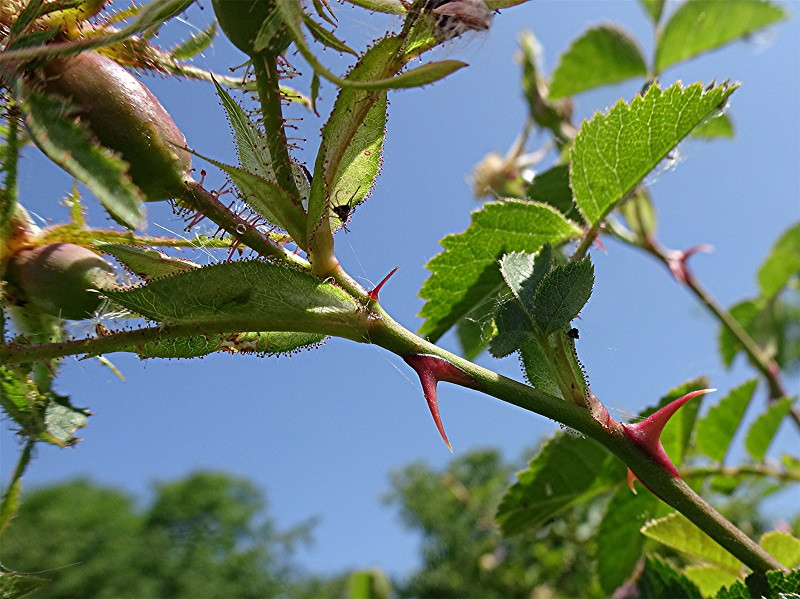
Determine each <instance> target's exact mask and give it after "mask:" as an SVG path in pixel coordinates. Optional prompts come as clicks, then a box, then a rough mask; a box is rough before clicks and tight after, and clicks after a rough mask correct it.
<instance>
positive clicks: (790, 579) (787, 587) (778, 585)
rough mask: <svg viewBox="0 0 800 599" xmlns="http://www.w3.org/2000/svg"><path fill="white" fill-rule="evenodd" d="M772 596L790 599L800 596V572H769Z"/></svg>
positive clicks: (768, 578)
mask: <svg viewBox="0 0 800 599" xmlns="http://www.w3.org/2000/svg"><path fill="white" fill-rule="evenodd" d="M767 584H768V585H769V590H770V596H772V597H781V598H784V597H785V598H786V599H789V598H790V597H791V598H794V597H796V596H797V595H800V570H792V571H791V572H778V571H772V572H767Z"/></svg>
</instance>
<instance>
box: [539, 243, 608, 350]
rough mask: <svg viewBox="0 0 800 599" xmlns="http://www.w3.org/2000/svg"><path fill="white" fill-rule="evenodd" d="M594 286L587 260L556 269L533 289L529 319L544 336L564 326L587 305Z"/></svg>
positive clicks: (590, 263) (591, 271) (592, 275)
mask: <svg viewBox="0 0 800 599" xmlns="http://www.w3.org/2000/svg"><path fill="white" fill-rule="evenodd" d="M593 285H594V267H593V266H592V262H591V260H589V259H588V258H587V259H585V260H581V261H580V262H570V263H569V264H567V265H566V266H558V267H556V268H554V269H553V270H551V271H550V272H549V273H547V274H546V275H545V276H544V278H543V279H542V282H541V284H539V286H538V287H537V288H536V294H535V295H534V298H533V310H532V313H531V315H532V316H533V320H534V322H535V323H536V326H537V327H538V328H539V330H540V331H541V332H542V333H543V334H544V335H550V334H551V333H554V332H556V331H557V330H559V329H565V328H567V325H569V323H570V322H571V321H572V319H573V318H575V317H576V316H577V315H578V313H579V312H580V311H581V310H582V309H583V307H584V306H585V305H586V302H587V301H589V297H590V296H591V295H592V287H593Z"/></svg>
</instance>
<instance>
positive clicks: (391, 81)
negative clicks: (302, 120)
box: [276, 0, 467, 90]
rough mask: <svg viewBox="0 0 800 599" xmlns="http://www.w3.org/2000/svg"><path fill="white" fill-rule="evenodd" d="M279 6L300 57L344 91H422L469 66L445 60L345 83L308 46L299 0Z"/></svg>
mask: <svg viewBox="0 0 800 599" xmlns="http://www.w3.org/2000/svg"><path fill="white" fill-rule="evenodd" d="M276 6H277V8H278V10H279V11H280V13H281V16H282V17H283V20H284V23H285V24H286V26H287V27H288V29H289V33H291V35H292V40H293V41H294V43H295V45H296V46H297V49H298V51H299V52H300V54H302V55H303V58H305V59H306V60H307V61H308V63H309V64H310V65H311V67H312V68H313V69H314V71H316V72H317V73H319V74H320V75H321V76H322V77H325V79H327V80H328V81H331V82H333V83H335V84H337V85H339V86H342V87H355V88H359V89H371V90H387V89H402V88H408V87H421V86H423V85H427V84H429V83H433V82H435V81H438V80H439V79H443V78H444V77H447V75H449V74H451V73H453V72H455V71H457V70H459V69H461V68H463V67H465V66H467V64H466V63H464V62H461V61H460V60H442V61H439V62H430V63H427V64H424V65H422V66H419V67H416V68H414V69H411V70H409V71H406V72H405V73H402V74H400V75H396V76H394V77H385V78H380V79H370V80H365V79H353V78H349V77H348V78H347V79H342V78H341V77H337V76H336V75H334V74H333V73H331V72H330V71H329V70H328V69H327V68H325V66H323V64H322V63H321V62H319V60H318V59H317V57H316V56H314V53H313V52H312V51H311V49H310V48H309V47H308V44H307V43H306V40H305V36H304V35H303V30H302V27H301V23H303V21H304V16H303V15H304V13H303V10H302V8H301V6H300V3H299V0H276ZM403 64H404V62H401V63H395V66H394V68H393V71H392V72H396V71H397V70H399V69H400V68H401V67H402V66H403Z"/></svg>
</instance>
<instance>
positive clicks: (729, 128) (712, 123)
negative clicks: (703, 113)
mask: <svg viewBox="0 0 800 599" xmlns="http://www.w3.org/2000/svg"><path fill="white" fill-rule="evenodd" d="M692 137H696V138H699V139H718V138H720V137H722V138H726V139H733V137H734V131H733V122H732V121H731V118H730V117H729V116H728V115H727V114H725V113H720V114H718V115H716V116H712V117H711V118H709V119H706V120H705V121H704V122H702V123H700V124H699V125H698V126H697V127H695V128H694V129H692Z"/></svg>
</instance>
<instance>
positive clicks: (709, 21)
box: [656, 0, 788, 73]
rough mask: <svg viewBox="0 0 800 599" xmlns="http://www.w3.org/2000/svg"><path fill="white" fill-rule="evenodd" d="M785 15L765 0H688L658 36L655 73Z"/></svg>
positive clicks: (754, 30) (756, 29)
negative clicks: (721, 0)
mask: <svg viewBox="0 0 800 599" xmlns="http://www.w3.org/2000/svg"><path fill="white" fill-rule="evenodd" d="M786 18H788V15H787V13H786V11H785V10H784V9H783V8H782V7H780V6H778V5H776V4H772V3H771V2H765V1H762V0H726V1H725V2H719V1H718V0H689V1H687V2H686V3H684V4H682V5H681V6H680V7H679V8H678V9H677V10H676V11H675V13H674V14H673V15H672V17H671V18H670V19H669V21H668V22H667V24H666V25H665V26H664V29H663V30H662V31H661V34H660V35H659V36H658V40H657V45H656V72H657V73H661V72H662V71H663V70H664V69H665V68H667V67H668V66H671V65H673V64H675V63H677V62H680V61H682V60H686V59H688V58H692V57H694V56H697V55H698V54H702V53H703V52H708V51H709V50H713V49H715V48H719V47H720V46H724V45H725V44H727V43H730V42H732V41H734V40H736V39H738V38H741V37H745V36H747V35H749V34H752V33H754V32H756V31H758V30H759V29H763V28H764V27H767V26H768V25H772V24H773V23H777V22H778V21H783V20H784V19H786Z"/></svg>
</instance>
